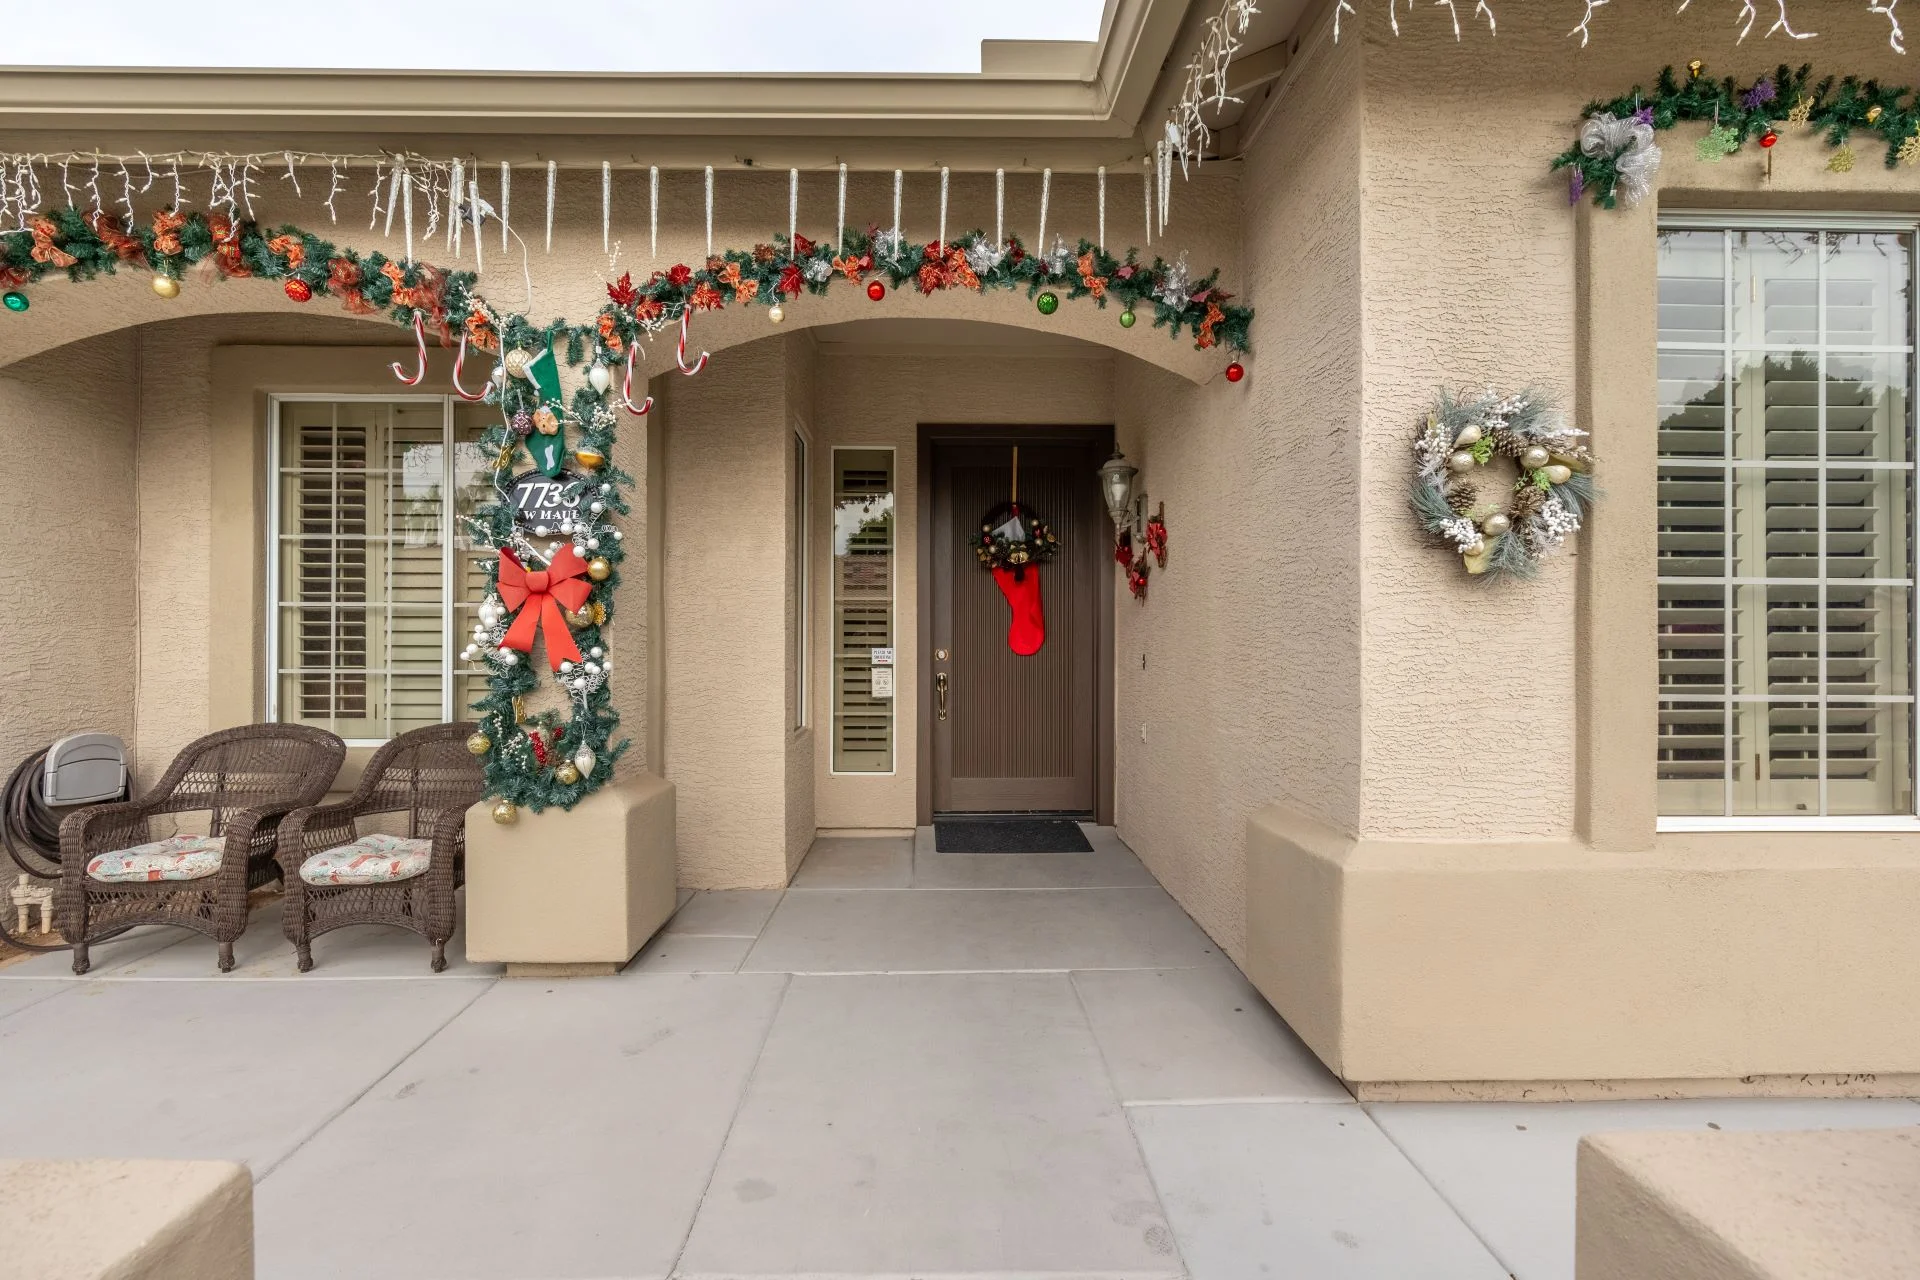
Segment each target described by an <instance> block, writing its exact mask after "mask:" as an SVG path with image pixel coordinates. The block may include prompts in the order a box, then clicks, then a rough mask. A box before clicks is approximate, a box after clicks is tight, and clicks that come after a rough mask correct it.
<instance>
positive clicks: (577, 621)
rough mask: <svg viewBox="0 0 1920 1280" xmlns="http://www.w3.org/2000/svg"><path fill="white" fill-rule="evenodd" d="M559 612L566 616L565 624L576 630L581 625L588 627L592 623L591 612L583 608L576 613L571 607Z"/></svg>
mask: <svg viewBox="0 0 1920 1280" xmlns="http://www.w3.org/2000/svg"><path fill="white" fill-rule="evenodd" d="M561 613H562V614H564V615H565V616H566V619H567V625H568V626H570V627H573V628H574V629H576V630H578V629H579V628H581V627H588V626H592V625H593V614H592V613H590V612H588V611H587V610H585V609H582V610H581V611H580V612H578V613H575V612H574V611H573V610H571V609H562V610H561Z"/></svg>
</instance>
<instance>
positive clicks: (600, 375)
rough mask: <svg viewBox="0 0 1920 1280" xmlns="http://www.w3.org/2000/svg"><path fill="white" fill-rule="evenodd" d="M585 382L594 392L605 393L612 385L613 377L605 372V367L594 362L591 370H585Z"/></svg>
mask: <svg viewBox="0 0 1920 1280" xmlns="http://www.w3.org/2000/svg"><path fill="white" fill-rule="evenodd" d="M587 382H588V383H589V384H591V385H592V387H593V389H594V390H595V391H605V390H606V389H607V388H608V387H610V386H612V385H613V375H612V374H611V373H608V372H607V366H605V365H603V364H601V363H600V362H599V361H597V360H596V361H594V365H593V368H591V369H589V370H587Z"/></svg>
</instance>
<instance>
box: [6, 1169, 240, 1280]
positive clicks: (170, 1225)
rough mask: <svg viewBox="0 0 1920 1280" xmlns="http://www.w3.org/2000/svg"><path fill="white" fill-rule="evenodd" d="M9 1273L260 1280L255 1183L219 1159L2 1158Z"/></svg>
mask: <svg viewBox="0 0 1920 1280" xmlns="http://www.w3.org/2000/svg"><path fill="white" fill-rule="evenodd" d="M0 1258H4V1259H5V1261H4V1262H0V1272H3V1273H4V1274H6V1275H9V1276H61V1277H64V1278H65V1280H132V1278H133V1277H139V1278H140V1280H253V1177H252V1175H250V1174H249V1173H248V1172H247V1169H246V1166H245V1165H239V1164H231V1163H227V1162H225V1161H217V1160H4V1161H0Z"/></svg>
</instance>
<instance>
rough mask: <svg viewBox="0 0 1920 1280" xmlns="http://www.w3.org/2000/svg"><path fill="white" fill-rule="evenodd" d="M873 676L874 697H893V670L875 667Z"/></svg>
mask: <svg viewBox="0 0 1920 1280" xmlns="http://www.w3.org/2000/svg"><path fill="white" fill-rule="evenodd" d="M872 675H873V696H874V697H876V698H891V697H892V696H893V668H892V667H875V668H873V671H872Z"/></svg>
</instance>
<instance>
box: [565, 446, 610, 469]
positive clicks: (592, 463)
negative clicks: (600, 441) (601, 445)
mask: <svg viewBox="0 0 1920 1280" xmlns="http://www.w3.org/2000/svg"><path fill="white" fill-rule="evenodd" d="M573 460H574V461H575V462H577V463H579V464H580V465H581V466H583V467H585V468H586V469H587V470H589V471H597V470H599V468H600V467H601V465H602V464H604V463H605V462H606V460H607V455H606V454H604V453H602V452H600V451H599V450H598V449H590V448H588V447H587V446H586V445H581V446H580V447H579V448H578V449H575V450H574V451H573Z"/></svg>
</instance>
